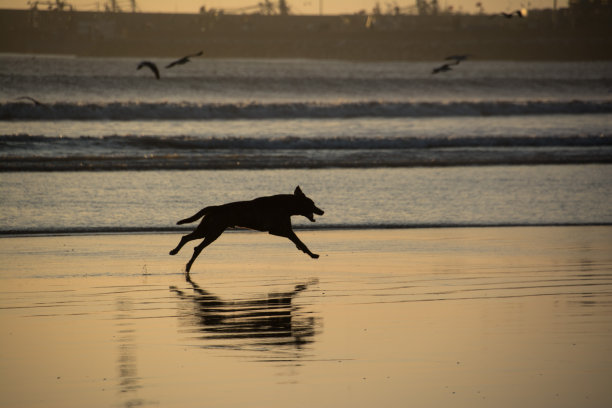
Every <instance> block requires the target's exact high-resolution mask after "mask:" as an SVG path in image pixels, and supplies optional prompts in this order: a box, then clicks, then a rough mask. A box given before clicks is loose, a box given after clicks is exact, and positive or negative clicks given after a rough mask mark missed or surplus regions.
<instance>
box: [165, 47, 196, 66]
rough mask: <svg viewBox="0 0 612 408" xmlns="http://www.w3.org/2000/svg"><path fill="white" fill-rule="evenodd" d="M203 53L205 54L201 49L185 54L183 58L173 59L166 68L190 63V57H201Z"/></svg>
mask: <svg viewBox="0 0 612 408" xmlns="http://www.w3.org/2000/svg"><path fill="white" fill-rule="evenodd" d="M202 54H204V51H200V52H196V53H195V54H189V55H185V56H184V57H182V58H179V59H177V60H174V61H172V62H171V63H169V64H168V65H166V68H172V67H173V66H175V65H183V64H186V63H188V62H189V61H190V60H189V58H193V57H199V56H201V55H202Z"/></svg>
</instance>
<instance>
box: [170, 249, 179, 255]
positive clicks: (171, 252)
mask: <svg viewBox="0 0 612 408" xmlns="http://www.w3.org/2000/svg"><path fill="white" fill-rule="evenodd" d="M169 253H170V255H176V254H178V251H177V250H176V249H173V250H172V251H170V252H169Z"/></svg>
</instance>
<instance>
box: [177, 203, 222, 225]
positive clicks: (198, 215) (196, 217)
mask: <svg viewBox="0 0 612 408" xmlns="http://www.w3.org/2000/svg"><path fill="white" fill-rule="evenodd" d="M215 208H217V206H216V205H212V206H210V207H205V208H202V209H201V210H200V211H198V212H197V213H196V214H195V215H192V216H191V217H189V218H185V219H184V220H180V221H179V222H177V223H176V225H181V224H189V223H190V222H194V221H197V220H199V219H200V218H202V217H203V216H205V215H206V214H208V213H209V212H210V211H211V210H213V209H215Z"/></svg>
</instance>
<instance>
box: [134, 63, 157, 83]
mask: <svg viewBox="0 0 612 408" xmlns="http://www.w3.org/2000/svg"><path fill="white" fill-rule="evenodd" d="M142 67H147V68H149V69H150V70H151V71H153V73H154V74H155V78H157V79H159V69H157V65H155V63H153V62H151V61H142V62H141V63H140V64H138V68H136V69H140V68H142Z"/></svg>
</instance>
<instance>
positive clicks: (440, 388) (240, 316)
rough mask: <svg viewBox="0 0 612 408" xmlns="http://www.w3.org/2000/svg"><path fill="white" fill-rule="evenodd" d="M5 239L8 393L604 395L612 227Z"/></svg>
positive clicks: (261, 397)
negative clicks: (187, 269)
mask: <svg viewBox="0 0 612 408" xmlns="http://www.w3.org/2000/svg"><path fill="white" fill-rule="evenodd" d="M298 235H299V236H300V237H301V238H302V240H303V241H304V242H305V243H306V244H307V245H308V246H309V247H310V249H311V250H312V251H313V252H317V253H319V254H321V258H320V259H318V260H311V259H309V258H308V257H306V256H305V255H304V254H302V253H301V252H298V251H297V250H296V249H295V247H293V245H292V244H291V243H290V242H289V241H284V240H282V239H279V238H277V237H271V236H268V235H266V234H259V233H231V234H225V235H224V236H222V237H221V238H220V239H219V240H218V241H217V242H215V243H214V244H213V245H212V246H211V247H209V248H207V249H206V250H205V251H204V252H203V254H202V255H201V256H200V258H199V259H198V261H197V262H196V263H195V264H194V267H193V270H192V274H191V276H190V279H189V280H186V279H185V276H184V275H183V274H182V273H181V271H182V268H183V266H184V264H185V262H186V261H187V260H188V258H189V256H190V254H191V246H189V247H185V249H184V250H183V252H181V253H180V254H179V255H177V256H175V257H171V256H168V255H167V252H168V250H169V249H171V248H173V247H174V245H175V244H176V242H177V241H178V239H179V235H175V234H160V235H153V234H151V235H97V236H56V237H17V238H0V260H1V261H2V262H0V285H1V286H0V327H2V329H1V330H0V373H1V374H0V375H1V378H2V381H0V406H2V407H83V406H87V407H110V406H126V407H127V406H164V407H170V406H180V407H226V406H227V407H244V406H268V407H314V406H317V407H339V406H346V407H349V406H350V407H371V406H384V407H405V406H418V407H439V406H453V407H479V406H482V407H485V406H486V407H516V406H521V405H522V406H538V407H576V406H589V407H609V406H612V394H611V393H610V392H609V382H610V378H612V228H611V227H551V228H548V227H546V228H545V227H539V228H480V229H479V228H473V229H470V228H465V229H463V228H456V229H420V230H363V231H301V232H299V233H298Z"/></svg>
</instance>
